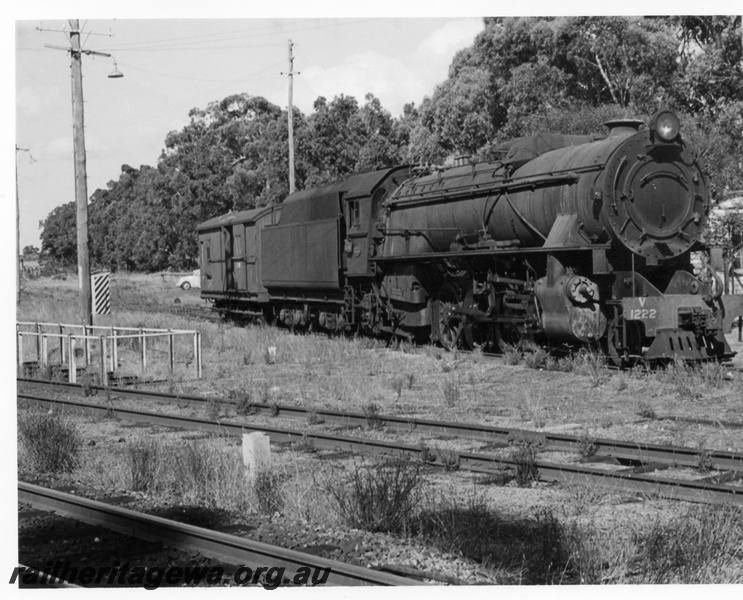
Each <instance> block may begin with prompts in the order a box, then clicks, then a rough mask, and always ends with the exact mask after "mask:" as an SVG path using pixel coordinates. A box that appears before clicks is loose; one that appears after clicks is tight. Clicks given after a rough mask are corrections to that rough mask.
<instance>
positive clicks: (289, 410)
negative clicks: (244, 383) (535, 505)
mask: <svg viewBox="0 0 743 600" xmlns="http://www.w3.org/2000/svg"><path fill="white" fill-rule="evenodd" d="M18 382H19V383H23V384H27V385H37V386H40V387H45V388H56V389H60V390H66V391H71V392H74V393H82V392H83V388H82V386H80V385H77V384H70V383H57V382H48V381H43V380H37V379H18ZM109 390H110V391H111V392H112V393H115V394H116V395H117V396H123V397H126V398H130V399H132V400H139V401H143V402H148V401H150V402H151V401H155V402H174V403H178V404H188V405H190V406H196V407H200V408H205V407H207V406H208V404H209V402H213V400H210V399H208V398H204V397H202V396H184V395H174V394H167V393H163V392H154V391H147V390H133V389H128V388H115V391H114V389H112V388H109ZM105 391H106V390H105V388H103V387H98V386H90V387H89V392H93V393H103V392H105ZM220 402H222V403H225V404H230V405H234V402H231V401H229V400H220ZM247 414H254V415H262V416H271V417H285V418H290V419H298V420H303V421H305V422H307V421H308V419H309V418H310V416H312V418H313V419H314V420H316V421H319V422H325V423H332V424H336V425H339V426H342V427H365V426H368V425H369V424H370V422H372V423H373V424H374V425H375V426H378V427H384V428H386V429H387V430H388V431H395V432H402V433H409V432H417V433H424V434H428V435H431V436H438V437H444V438H446V437H451V438H462V439H468V440H475V441H481V442H484V443H486V444H489V445H490V447H492V448H497V447H506V446H510V445H514V444H518V443H531V444H532V445H536V446H538V447H539V448H540V449H541V450H545V451H554V452H571V453H580V454H583V455H590V456H589V458H590V459H591V460H594V461H597V460H602V459H603V460H615V461H617V462H620V463H621V464H624V465H626V466H634V467H640V466H642V465H651V464H652V465H658V466H660V465H669V466H670V465H678V466H684V467H698V466H699V464H700V460H701V459H702V452H700V451H699V450H697V449H694V448H687V447H683V446H667V445H661V444H648V443H640V442H628V441H622V440H613V439H608V438H593V437H591V438H587V437H585V436H575V435H569V434H564V433H551V432H544V431H533V430H527V429H518V428H511V427H496V426H492V425H480V424H474V423H457V422H442V421H433V420H428V419H412V418H408V417H398V416H394V415H365V414H362V413H350V412H341V411H334V410H322V409H317V410H316V409H312V410H308V409H306V408H302V407H297V406H286V405H278V404H265V403H251V404H250V405H249V406H248V407H247ZM710 423H711V422H710ZM715 423H718V424H719V423H722V422H715ZM734 425H740V426H741V427H743V424H737V423H735V424H734ZM723 426H724V425H723ZM703 458H704V460H705V461H706V464H707V466H709V467H710V468H712V469H715V470H719V471H725V470H733V471H736V472H737V471H741V472H743V453H736V452H727V451H719V450H715V451H709V452H705V453H704V456H703Z"/></svg>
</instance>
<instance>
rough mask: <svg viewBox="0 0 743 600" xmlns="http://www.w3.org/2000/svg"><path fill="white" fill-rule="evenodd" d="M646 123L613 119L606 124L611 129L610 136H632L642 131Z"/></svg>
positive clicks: (635, 120)
mask: <svg viewBox="0 0 743 600" xmlns="http://www.w3.org/2000/svg"><path fill="white" fill-rule="evenodd" d="M644 124H645V123H644V121H641V120H639V119H612V120H611V121H606V122H605V123H604V126H605V127H608V129H609V136H613V135H632V134H633V133H637V132H638V131H640V129H641V128H642V126H643V125H644Z"/></svg>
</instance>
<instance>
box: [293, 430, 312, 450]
mask: <svg viewBox="0 0 743 600" xmlns="http://www.w3.org/2000/svg"><path fill="white" fill-rule="evenodd" d="M292 448H294V450H296V451H297V452H307V453H309V454H314V453H315V452H317V448H316V447H315V441H314V440H313V439H312V438H311V437H309V436H308V435H307V434H306V433H303V434H302V439H300V440H299V441H296V442H292Z"/></svg>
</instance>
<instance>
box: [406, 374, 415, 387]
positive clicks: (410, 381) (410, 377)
mask: <svg viewBox="0 0 743 600" xmlns="http://www.w3.org/2000/svg"><path fill="white" fill-rule="evenodd" d="M406 377H407V384H408V389H409V390H412V389H413V383H414V382H415V375H414V374H413V373H408V374H407V376H406Z"/></svg>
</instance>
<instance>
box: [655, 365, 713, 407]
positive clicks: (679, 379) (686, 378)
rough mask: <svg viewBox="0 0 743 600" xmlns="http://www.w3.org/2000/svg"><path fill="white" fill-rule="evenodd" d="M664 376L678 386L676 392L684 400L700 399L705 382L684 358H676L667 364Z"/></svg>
mask: <svg viewBox="0 0 743 600" xmlns="http://www.w3.org/2000/svg"><path fill="white" fill-rule="evenodd" d="M663 378H664V379H665V380H666V381H667V382H668V383H670V384H671V385H673V386H674V387H675V388H676V393H677V394H678V396H679V397H680V398H681V399H682V400H699V399H700V398H701V397H702V390H703V389H704V386H705V382H704V380H703V379H702V378H701V377H700V376H699V373H698V372H697V371H696V370H695V368H694V367H693V366H691V365H689V364H687V362H686V361H685V360H683V359H680V358H679V359H676V360H675V361H674V362H673V363H672V364H669V365H667V366H666V369H665V371H664V373H663Z"/></svg>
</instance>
